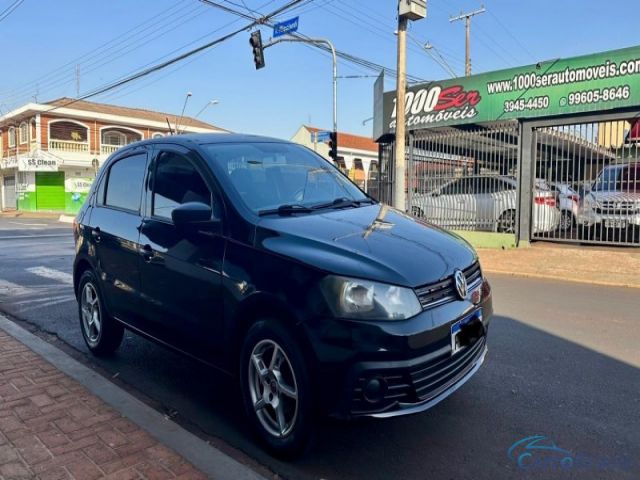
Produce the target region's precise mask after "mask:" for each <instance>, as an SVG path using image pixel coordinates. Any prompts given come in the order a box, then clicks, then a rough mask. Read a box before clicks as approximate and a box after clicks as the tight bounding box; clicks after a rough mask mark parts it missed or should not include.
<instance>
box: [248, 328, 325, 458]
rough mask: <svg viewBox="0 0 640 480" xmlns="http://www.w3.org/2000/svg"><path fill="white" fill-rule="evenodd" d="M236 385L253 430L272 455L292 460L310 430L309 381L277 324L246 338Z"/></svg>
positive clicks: (252, 331) (291, 343) (295, 350)
mask: <svg viewBox="0 0 640 480" xmlns="http://www.w3.org/2000/svg"><path fill="white" fill-rule="evenodd" d="M240 363H241V366H240V368H241V371H240V381H241V387H242V396H243V401H244V405H245V410H246V412H247V415H248V416H249V420H250V421H251V424H252V426H253V427H254V429H255V430H256V432H257V433H258V435H259V437H260V439H261V440H262V441H263V443H264V444H265V446H266V447H267V448H268V450H270V451H271V452H272V453H273V454H275V455H277V456H281V457H293V456H297V455H299V454H301V453H302V452H303V451H304V450H305V448H306V447H307V445H308V443H309V440H310V437H311V433H312V427H313V408H312V403H313V402H312V395H311V391H310V390H311V388H310V382H309V377H308V371H307V367H306V365H305V361H304V357H303V355H302V352H301V351H300V349H299V348H298V346H297V343H296V342H295V341H294V339H293V337H292V336H291V334H290V333H289V332H288V331H287V330H286V328H285V327H283V326H282V325H281V324H280V323H279V322H277V321H274V320H260V321H258V322H256V323H255V324H254V325H253V326H252V327H251V328H250V329H249V332H248V333H247V335H246V338H245V341H244V345H243V348H242V352H241V362H240Z"/></svg>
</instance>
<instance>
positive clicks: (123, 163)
mask: <svg viewBox="0 0 640 480" xmlns="http://www.w3.org/2000/svg"><path fill="white" fill-rule="evenodd" d="M146 157H147V156H146V154H138V155H132V156H130V157H125V158H122V159H120V160H116V161H115V162H114V163H113V164H112V165H111V167H110V168H109V172H108V175H107V181H106V186H105V189H106V195H105V200H104V205H106V206H108V207H115V208H121V209H124V210H131V211H134V212H138V211H140V199H141V197H142V182H143V180H144V173H145V167H146Z"/></svg>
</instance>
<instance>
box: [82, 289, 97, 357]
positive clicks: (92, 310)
mask: <svg viewBox="0 0 640 480" xmlns="http://www.w3.org/2000/svg"><path fill="white" fill-rule="evenodd" d="M80 308H81V311H82V328H83V329H84V333H85V336H86V338H87V341H88V342H89V343H90V344H91V345H96V344H97V343H98V341H99V340H100V333H101V331H102V317H101V315H100V302H99V301H98V292H97V291H96V288H95V287H94V286H93V284H91V283H90V282H89V283H86V284H85V286H84V288H83V289H82V296H81V299H80Z"/></svg>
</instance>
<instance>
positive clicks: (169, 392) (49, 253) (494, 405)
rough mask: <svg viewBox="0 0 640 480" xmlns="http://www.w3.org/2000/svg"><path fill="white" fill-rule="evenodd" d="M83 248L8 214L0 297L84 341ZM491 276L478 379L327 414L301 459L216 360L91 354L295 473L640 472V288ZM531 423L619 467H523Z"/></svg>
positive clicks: (3, 222) (2, 236)
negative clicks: (257, 428) (371, 415)
mask: <svg viewBox="0 0 640 480" xmlns="http://www.w3.org/2000/svg"><path fill="white" fill-rule="evenodd" d="M19 223H22V224H27V225H20V224H19ZM72 258H73V245H72V242H71V238H70V226H69V225H62V224H58V223H56V222H53V221H44V220H33V219H29V220H22V221H19V220H15V219H3V218H0V310H2V311H4V312H6V313H9V314H10V315H12V316H14V317H17V318H19V319H24V320H27V321H28V322H31V323H32V324H35V325H37V326H38V327H39V328H40V329H42V330H44V331H47V332H52V333H55V334H56V335H57V336H58V337H59V338H60V339H62V340H63V341H64V342H65V343H66V344H68V345H70V346H71V347H73V348H74V349H76V350H77V351H78V352H80V354H86V353H87V351H86V348H85V346H84V344H83V342H82V339H81V337H80V334H79V330H78V321H77V312H76V304H75V301H74V299H73V297H72V292H71V285H70V273H71V268H70V266H71V261H72ZM491 280H492V283H493V287H494V298H495V307H496V316H495V317H494V320H493V324H492V327H491V332H490V334H491V336H490V340H489V356H488V359H487V363H486V364H485V366H484V367H483V368H482V369H481V370H480V371H479V372H478V374H477V375H476V376H475V377H474V378H473V379H472V380H471V381H470V382H469V383H468V384H467V385H465V386H464V387H463V388H462V389H460V390H459V391H458V392H457V393H456V394H454V395H453V396H452V397H450V398H449V399H448V400H447V401H445V402H443V403H441V404H439V405H438V406H436V407H435V408H434V409H432V410H431V411H429V412H426V413H424V414H420V415H417V416H412V417H404V418H396V419H391V420H386V421H368V420H367V421H357V422H350V423H343V422H335V421H324V422H322V425H321V426H320V429H319V434H318V438H317V439H316V442H315V445H314V448H313V450H312V451H311V452H310V453H309V454H308V455H307V456H306V457H304V458H303V459H301V460H298V461H296V462H294V463H290V464H286V463H282V462H279V461H276V460H274V459H272V458H270V457H269V456H267V455H265V454H264V453H262V451H261V450H260V449H259V447H257V446H256V445H255V444H254V443H253V442H252V441H251V440H250V439H249V436H248V431H247V426H246V423H245V421H244V418H243V416H242V412H241V411H240V408H239V402H238V396H237V389H236V386H235V384H234V383H233V382H232V381H230V380H229V379H227V378H225V377H223V376H220V375H219V374H217V373H216V372H214V371H212V370H211V369H208V368H206V367H203V366H201V365H199V364H197V363H195V362H193V361H191V360H188V359H184V358H181V357H179V356H177V355H175V354H173V353H172V352H169V351H167V350H165V349H163V348H160V347H158V346H156V345H154V344H152V343H150V342H147V341H145V340H142V339H140V338H138V337H136V336H133V335H130V334H128V335H127V337H126V340H125V342H124V344H123V346H122V347H121V349H120V350H119V351H118V353H117V355H116V356H115V357H114V358H112V359H109V360H95V359H92V358H90V359H89V361H91V362H96V363H97V364H98V365H99V366H100V367H102V368H103V369H104V371H106V372H108V373H110V374H112V375H116V374H117V376H118V379H119V380H121V381H122V382H125V383H126V384H127V385H129V386H131V388H133V389H135V390H137V391H139V392H143V393H144V395H146V396H147V397H149V399H151V401H152V402H153V403H154V404H155V405H157V406H158V407H159V408H162V409H164V410H165V411H166V412H168V413H169V414H170V415H172V416H173V415H175V418H177V419H179V420H180V421H181V422H184V423H187V424H189V425H190V426H191V427H192V428H194V429H196V431H198V432H200V434H201V435H203V436H205V437H207V438H210V439H212V441H214V442H216V443H218V444H219V445H221V446H222V448H228V449H229V450H230V451H231V452H232V454H234V455H236V456H238V457H239V458H240V459H241V460H245V461H253V460H248V459H249V458H251V459H254V460H255V461H256V462H258V463H259V464H261V465H265V466H267V467H268V468H269V469H271V470H272V471H273V472H277V473H278V474H280V476H282V477H285V478H291V479H299V478H300V479H317V478H324V479H358V478H367V479H372V480H373V479H388V478H412V479H422V478H437V479H440V478H446V479H449V478H455V479H460V478H474V479H484V478H487V479H496V478H520V477H525V478H531V477H540V478H594V479H603V478H616V479H617V478H629V479H631V478H639V477H640V415H639V414H638V411H640V348H639V347H638V345H640V328H639V325H638V324H639V322H640V318H639V315H638V312H639V311H640V291H639V290H635V289H621V288H604V287H597V286H589V285H580V284H571V283H562V282H550V281H540V280H533V279H519V278H511V277H501V276H494V277H492V278H491ZM532 435H546V436H547V437H548V439H549V440H550V441H554V442H555V443H556V445H557V446H558V447H560V448H563V449H565V450H568V451H569V452H571V453H572V454H573V456H574V457H576V456H577V457H582V458H583V459H584V458H587V457H588V458H591V459H601V460H602V459H605V460H606V459H608V460H609V461H615V462H617V465H620V466H621V468H612V467H611V466H609V467H607V468H604V469H598V468H596V467H593V466H588V465H585V464H584V463H583V464H582V468H572V469H570V470H567V471H565V472H558V471H544V470H541V469H539V470H533V471H530V472H525V471H522V470H520V469H518V468H517V466H516V465H515V463H514V461H513V460H511V459H509V458H508V457H507V450H508V448H509V446H510V445H511V444H513V443H514V442H515V441H517V440H519V439H522V438H523V437H528V436H532ZM225 445H230V446H231V447H225ZM241 452H243V453H241ZM522 452H523V450H522V449H520V450H518V453H522ZM625 458H626V460H623V459H625ZM625 462H627V463H625Z"/></svg>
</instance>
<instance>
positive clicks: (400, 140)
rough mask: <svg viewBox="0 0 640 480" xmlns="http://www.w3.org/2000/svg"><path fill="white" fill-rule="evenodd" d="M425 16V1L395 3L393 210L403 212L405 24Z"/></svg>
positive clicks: (405, 87)
mask: <svg viewBox="0 0 640 480" xmlns="http://www.w3.org/2000/svg"><path fill="white" fill-rule="evenodd" d="M426 16H427V2H426V0H398V67H397V71H398V76H397V78H396V143H395V155H394V168H393V206H394V207H395V208H397V209H398V210H402V211H403V212H404V211H405V210H406V209H407V205H406V192H405V189H406V178H405V175H406V170H407V169H406V163H405V151H406V148H407V146H406V124H405V121H406V120H405V100H406V99H405V95H406V93H407V71H406V67H407V23H408V22H409V20H419V19H422V18H424V17H426Z"/></svg>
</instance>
